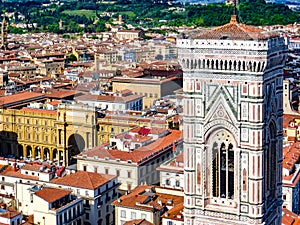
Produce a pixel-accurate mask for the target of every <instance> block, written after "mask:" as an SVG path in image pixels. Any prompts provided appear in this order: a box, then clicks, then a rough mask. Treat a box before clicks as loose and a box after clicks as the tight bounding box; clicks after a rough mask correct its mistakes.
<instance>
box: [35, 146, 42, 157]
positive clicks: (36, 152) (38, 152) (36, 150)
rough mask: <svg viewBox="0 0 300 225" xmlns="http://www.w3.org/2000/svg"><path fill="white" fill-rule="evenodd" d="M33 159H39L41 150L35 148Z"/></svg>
mask: <svg viewBox="0 0 300 225" xmlns="http://www.w3.org/2000/svg"><path fill="white" fill-rule="evenodd" d="M34 158H35V159H40V158H41V148H40V147H35V149H34Z"/></svg>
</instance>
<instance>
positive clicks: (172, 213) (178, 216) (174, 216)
mask: <svg viewBox="0 0 300 225" xmlns="http://www.w3.org/2000/svg"><path fill="white" fill-rule="evenodd" d="M183 208H184V206H183V202H182V203H180V204H178V205H175V206H174V207H173V208H172V209H170V210H169V211H168V212H166V213H165V214H164V215H162V218H167V219H171V220H179V221H183V220H184V217H183Z"/></svg>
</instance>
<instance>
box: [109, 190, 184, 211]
mask: <svg viewBox="0 0 300 225" xmlns="http://www.w3.org/2000/svg"><path fill="white" fill-rule="evenodd" d="M182 203H183V196H178V195H172V194H165V193H161V192H158V191H156V188H155V187H154V186H148V185H143V186H142V185H141V186H138V187H136V188H135V189H134V190H132V192H131V193H130V194H128V195H123V196H122V197H120V198H119V199H118V200H115V201H114V202H112V205H116V206H119V207H126V208H133V209H139V210H145V211H152V212H155V211H161V210H163V209H166V207H168V208H170V207H172V208H173V207H174V206H176V205H179V204H182Z"/></svg>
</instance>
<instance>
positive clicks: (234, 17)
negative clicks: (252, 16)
mask: <svg viewBox="0 0 300 225" xmlns="http://www.w3.org/2000/svg"><path fill="white" fill-rule="evenodd" d="M236 5H237V0H233V14H232V15H231V19H230V23H237V22H238V17H237V7H236Z"/></svg>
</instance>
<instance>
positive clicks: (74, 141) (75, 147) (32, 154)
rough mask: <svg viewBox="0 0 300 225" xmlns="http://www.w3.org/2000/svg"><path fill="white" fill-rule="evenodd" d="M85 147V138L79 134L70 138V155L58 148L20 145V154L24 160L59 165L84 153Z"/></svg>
mask: <svg viewBox="0 0 300 225" xmlns="http://www.w3.org/2000/svg"><path fill="white" fill-rule="evenodd" d="M84 147H85V141H84V139H83V137H82V136H81V135H79V134H72V135H71V136H70V137H69V138H68V143H67V145H66V148H67V150H68V153H67V154H65V152H64V149H58V148H56V147H45V146H43V145H37V144H32V145H31V144H29V143H26V144H25V143H24V144H19V145H18V153H19V155H20V156H23V158H27V159H31V160H43V161H54V162H55V161H57V162H59V163H65V162H67V159H65V157H69V159H70V158H71V157H72V156H75V155H77V154H79V153H80V152H82V151H83V149H84Z"/></svg>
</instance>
